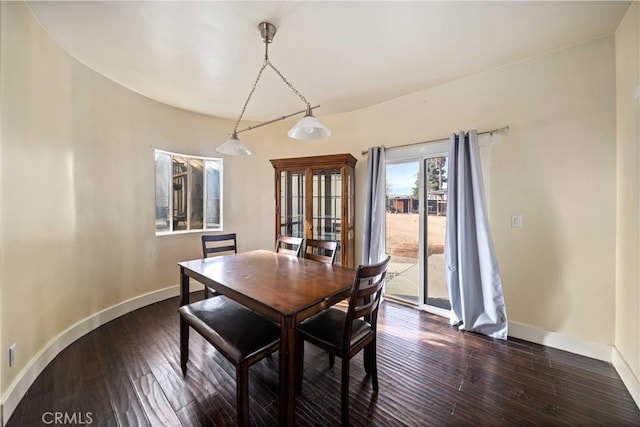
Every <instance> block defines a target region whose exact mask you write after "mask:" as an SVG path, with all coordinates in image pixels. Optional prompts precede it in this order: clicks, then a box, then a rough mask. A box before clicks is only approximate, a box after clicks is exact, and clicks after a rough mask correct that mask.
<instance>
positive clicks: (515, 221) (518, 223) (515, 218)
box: [511, 215, 522, 228]
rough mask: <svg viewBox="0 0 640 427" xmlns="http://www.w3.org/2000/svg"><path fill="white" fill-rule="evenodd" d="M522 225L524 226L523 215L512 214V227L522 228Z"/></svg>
mask: <svg viewBox="0 0 640 427" xmlns="http://www.w3.org/2000/svg"><path fill="white" fill-rule="evenodd" d="M520 227H522V216H521V215H511V228H520Z"/></svg>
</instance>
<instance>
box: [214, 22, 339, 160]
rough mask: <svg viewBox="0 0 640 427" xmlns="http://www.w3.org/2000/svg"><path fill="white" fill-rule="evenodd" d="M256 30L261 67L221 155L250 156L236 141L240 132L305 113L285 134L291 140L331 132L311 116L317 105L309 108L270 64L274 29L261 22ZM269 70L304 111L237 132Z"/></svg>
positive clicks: (271, 25)
mask: <svg viewBox="0 0 640 427" xmlns="http://www.w3.org/2000/svg"><path fill="white" fill-rule="evenodd" d="M258 29H259V30H260V35H261V36H262V41H263V42H264V46H265V49H264V62H263V63H262V67H260V71H258V76H257V77H256V81H255V83H253V87H252V88H251V91H250V92H249V96H248V97H247V100H246V101H245V102H244V106H243V107H242V111H241V112H240V116H239V117H238V119H237V120H236V123H235V125H234V126H233V132H232V133H231V138H230V139H229V140H228V141H227V142H225V143H224V144H222V145H221V146H219V147H218V148H217V149H216V150H217V151H218V152H219V153H222V154H229V155H234V156H238V155H242V156H248V155H250V154H251V151H249V149H248V148H247V147H245V146H244V145H243V144H242V142H240V140H239V139H238V134H239V133H240V132H244V131H247V130H251V129H255V128H258V127H261V126H265V125H268V124H271V123H275V122H277V121H280V120H284V119H286V118H289V117H292V116H295V115H298V114H301V113H305V115H304V117H303V118H302V119H300V120H299V121H298V123H296V124H295V125H294V126H293V127H292V128H291V129H290V130H289V132H287V135H289V136H290V137H291V138H293V139H298V140H301V141H310V140H315V139H322V138H326V137H328V136H330V135H331V131H330V130H329V129H327V128H326V127H325V126H324V125H323V124H322V123H320V121H319V120H318V119H316V118H315V117H314V116H313V113H312V110H314V109H316V108H318V107H319V105H315V106H313V107H312V106H311V104H310V103H309V101H307V99H306V98H305V97H304V96H303V95H302V94H301V93H300V92H298V90H296V88H294V87H293V85H292V84H291V83H289V81H288V80H287V79H286V78H285V77H284V75H282V73H281V72H280V71H279V70H278V69H277V68H276V67H275V66H274V65H273V64H272V63H271V61H270V60H269V43H271V42H272V41H273V36H275V34H276V27H275V26H274V25H273V24H271V23H269V22H261V23H260V24H259V25H258ZM267 67H269V68H271V69H272V70H273V71H274V72H275V73H276V74H277V75H278V76H279V77H280V78H281V79H282V81H284V82H285V83H286V85H287V86H289V88H290V89H291V90H292V91H293V92H294V93H295V94H296V95H298V97H299V98H300V99H301V100H302V101H303V102H304V103H305V104H306V108H305V109H304V110H300V111H296V112H295V113H291V114H288V115H286V116H282V117H278V118H277V119H273V120H269V121H268V122H264V123H260V124H258V125H255V126H249V127H247V128H245V129H241V130H238V125H239V124H240V121H241V120H242V117H243V116H244V113H245V111H246V109H247V105H249V101H250V100H251V96H253V92H255V90H256V87H257V86H258V82H259V81H260V77H262V72H263V71H264V70H265V68H267Z"/></svg>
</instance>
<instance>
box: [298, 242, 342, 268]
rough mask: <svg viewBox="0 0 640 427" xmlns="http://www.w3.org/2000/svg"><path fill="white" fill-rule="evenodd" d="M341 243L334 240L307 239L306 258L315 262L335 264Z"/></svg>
mask: <svg viewBox="0 0 640 427" xmlns="http://www.w3.org/2000/svg"><path fill="white" fill-rule="evenodd" d="M338 246H339V243H338V242H336V241H333V240H316V239H307V240H306V241H305V249H304V257H305V258H307V259H311V260H313V261H318V262H323V263H325V264H333V263H334V262H335V260H336V254H337V253H338Z"/></svg>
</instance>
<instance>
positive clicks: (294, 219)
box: [279, 171, 305, 238]
mask: <svg viewBox="0 0 640 427" xmlns="http://www.w3.org/2000/svg"><path fill="white" fill-rule="evenodd" d="M304 183H305V178H304V171H282V172H280V230H279V233H280V235H281V236H293V237H302V238H304V237H305V233H304Z"/></svg>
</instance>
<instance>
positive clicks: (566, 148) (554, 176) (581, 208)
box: [227, 37, 616, 345]
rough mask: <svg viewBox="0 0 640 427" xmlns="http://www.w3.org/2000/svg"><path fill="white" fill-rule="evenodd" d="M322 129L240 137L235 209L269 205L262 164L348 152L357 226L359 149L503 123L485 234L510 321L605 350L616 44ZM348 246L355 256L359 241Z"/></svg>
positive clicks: (406, 100)
mask: <svg viewBox="0 0 640 427" xmlns="http://www.w3.org/2000/svg"><path fill="white" fill-rule="evenodd" d="M320 111H321V109H320ZM323 121H324V122H325V123H326V124H327V126H328V127H329V128H330V129H331V130H332V132H333V136H332V137H331V138H330V139H329V140H328V141H321V142H311V143H301V142H295V141H289V140H286V138H285V137H284V135H285V130H286V125H284V124H282V125H281V126H278V125H274V126H268V127H265V128H262V130H261V131H255V132H251V133H247V134H243V137H244V141H245V142H246V143H247V145H248V146H249V147H250V149H251V150H253V151H254V156H252V157H251V158H250V159H247V160H245V159H238V160H237V162H238V164H242V165H244V166H245V167H246V168H247V169H248V170H251V171H253V173H252V174H251V182H250V184H248V185H246V186H245V190H244V192H245V193H244V194H245V196H244V197H243V198H241V199H238V200H237V203H238V204H237V205H236V206H234V207H233V209H239V210H240V211H251V209H252V206H253V201H254V200H256V199H257V200H260V202H261V203H268V204H270V206H272V205H271V203H272V202H271V199H270V197H271V195H270V194H268V193H269V192H270V191H271V183H270V182H268V181H269V179H270V174H271V168H270V166H269V164H268V162H267V161H266V159H269V158H277V157H285V156H298V155H308V154H318V153H332V152H351V153H352V154H354V155H355V156H356V157H357V158H358V159H359V160H360V161H359V162H358V164H357V171H356V182H357V184H358V185H357V188H358V190H359V193H358V194H357V202H358V205H357V209H356V211H357V216H356V218H358V219H359V218H362V199H363V197H362V196H363V195H362V189H363V187H364V183H363V175H364V168H365V163H366V157H364V156H361V155H360V152H361V150H365V149H366V148H367V147H369V146H372V145H379V144H384V145H385V146H387V147H392V146H395V145H400V144H406V143H412V142H418V141H423V140H430V139H434V138H439V137H443V136H446V135H448V134H449V132H451V131H454V130H459V129H471V128H477V129H479V130H487V129H492V128H495V127H500V126H503V125H510V126H511V131H510V132H509V133H508V135H505V136H503V137H502V142H501V143H500V144H499V145H497V146H494V147H492V148H491V150H492V153H491V155H490V165H491V166H490V171H489V175H490V184H489V185H490V191H489V194H490V200H489V210H490V217H491V227H492V232H493V238H494V243H495V249H496V253H497V256H498V262H499V265H500V268H501V272H502V280H503V286H504V292H505V299H506V307H507V312H508V317H509V320H510V321H513V322H518V323H520V324H524V325H529V326H532V327H535V328H539V329H543V330H546V331H553V332H558V333H562V334H566V335H568V336H572V337H575V338H579V339H584V340H589V341H593V342H596V343H602V344H607V345H613V339H614V337H613V331H614V308H615V307H614V280H615V259H614V256H615V220H616V215H615V200H616V199H615V196H616V194H615V185H616V173H615V166H616V164H615V161H616V157H615V153H616V151H615V59H614V41H613V37H606V38H602V39H598V40H594V41H591V42H589V43H585V44H581V45H578V46H575V47H572V48H570V49H566V50H562V51H558V52H555V53H551V54H548V55H544V56H540V57H537V58H534V59H531V60H528V61H523V62H520V63H517V64H514V65H511V66H508V67H504V68H500V69H497V70H493V71H490V72H485V73H482V74H478V75H475V76H473V77H470V78H466V79H463V80H459V81H455V82H452V83H449V84H446V85H442V86H439V87H437V88H434V89H431V90H425V91H421V92H418V93H415V94H412V95H410V96H406V97H403V98H399V99H396V100H393V101H390V102H387V103H385V104H381V105H378V106H375V107H371V108H368V109H364V110H360V111H356V112H353V113H349V114H344V115H341V116H335V117H327V118H323ZM227 173H228V175H227V176H229V175H230V176H231V177H232V179H234V180H236V179H240V176H241V175H244V174H246V172H245V171H244V170H242V169H236V168H233V169H231V168H229V169H228V170H227ZM241 205H243V207H240V206H241ZM513 213H518V214H520V215H522V218H523V223H524V226H523V228H521V229H512V228H511V227H510V216H511V214H513ZM259 215H261V216H260V217H257V219H258V220H257V221H255V222H253V223H252V224H256V225H254V227H255V229H254V230H253V232H251V233H250V234H251V235H256V236H258V235H260V234H261V231H260V230H259V229H258V227H261V226H258V225H257V224H266V223H268V221H270V220H271V213H270V212H269V211H268V210H267V211H263V212H260V213H259ZM252 224H247V229H248V230H250V229H251V228H250V227H251V226H252ZM360 227H361V222H359V223H357V229H356V235H360V233H361V228H360ZM266 237H271V236H266ZM261 243H263V242H261ZM357 245H358V246H357V249H358V250H357V252H358V253H360V245H361V242H360V241H359V240H357Z"/></svg>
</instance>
